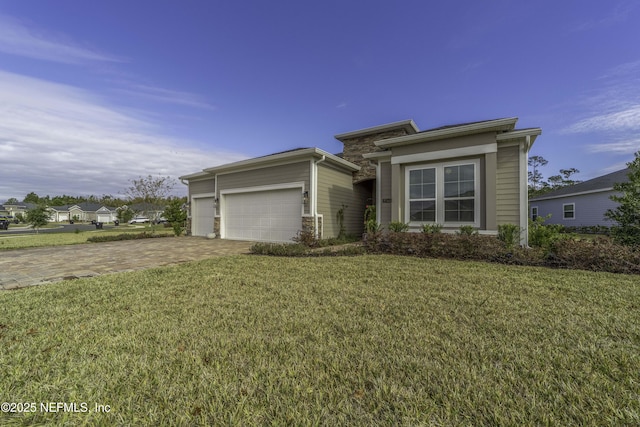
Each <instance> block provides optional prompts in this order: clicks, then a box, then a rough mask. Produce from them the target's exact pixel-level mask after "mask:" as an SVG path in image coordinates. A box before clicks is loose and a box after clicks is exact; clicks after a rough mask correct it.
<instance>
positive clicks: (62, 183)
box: [0, 71, 244, 200]
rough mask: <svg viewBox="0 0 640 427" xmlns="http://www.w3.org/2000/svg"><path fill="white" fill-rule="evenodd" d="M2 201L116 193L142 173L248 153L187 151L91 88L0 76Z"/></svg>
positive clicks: (175, 171)
mask: <svg viewBox="0 0 640 427" xmlns="http://www.w3.org/2000/svg"><path fill="white" fill-rule="evenodd" d="M0 117H2V119H1V120H0V153H2V157H1V159H2V160H1V163H2V169H1V172H0V178H1V179H0V200H4V199H6V198H8V197H17V198H19V199H20V198H21V197H23V196H24V195H25V194H27V193H28V192H30V191H35V192H36V193H38V194H40V195H44V194H51V195H54V194H62V193H66V194H84V195H88V194H118V193H119V192H121V191H122V190H123V189H124V188H126V186H127V183H128V180H130V179H132V178H135V177H137V176H145V175H148V174H151V175H156V176H157V175H162V176H165V175H169V176H172V177H177V176H179V175H181V174H186V173H191V172H194V171H198V170H201V169H202V168H204V167H210V166H213V165H217V164H222V163H226V162H230V161H236V160H240V159H241V158H244V156H242V155H239V154H234V153H230V152H226V153H224V152H223V153H220V152H217V153H213V152H205V151H203V150H199V149H194V148H190V147H189V142H188V141H185V140H182V139H181V140H180V141H177V140H175V139H171V138H168V137H165V136H162V134H163V132H162V131H163V130H162V128H161V127H160V126H159V125H157V124H154V123H151V122H148V121H144V120H141V119H138V118H136V117H133V116H131V115H128V114H124V113H122V112H121V111H119V110H118V108H117V107H114V106H111V105H109V104H108V103H106V102H105V101H104V100H102V99H101V98H100V97H98V96H96V95H95V94H93V93H92V92H90V91H86V90H83V89H79V88H76V87H73V86H68V85H62V84H57V83H52V82H48V81H44V80H40V79H35V78H31V77H25V76H21V75H17V74H13V73H8V72H5V71H0Z"/></svg>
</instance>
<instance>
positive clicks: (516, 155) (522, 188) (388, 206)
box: [180, 118, 541, 244]
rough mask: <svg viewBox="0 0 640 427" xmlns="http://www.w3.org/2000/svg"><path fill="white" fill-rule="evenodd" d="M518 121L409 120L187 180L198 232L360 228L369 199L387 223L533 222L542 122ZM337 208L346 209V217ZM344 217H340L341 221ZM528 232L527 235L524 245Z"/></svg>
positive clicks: (267, 234) (268, 235)
mask: <svg viewBox="0 0 640 427" xmlns="http://www.w3.org/2000/svg"><path fill="white" fill-rule="evenodd" d="M517 120H518V119H517V118H504V119H496V120H487V121H481V122H474V123H464V124H457V125H451V126H443V127H438V128H433V129H427V130H424V131H421V130H419V129H418V127H417V126H416V124H415V123H414V122H413V120H405V121H401V122H395V123H390V124H385V125H381V126H375V127H371V128H367V129H361V130H357V131H353V132H347V133H343V134H339V135H336V139H338V140H339V141H341V142H342V143H343V146H344V149H343V152H342V154H341V155H340V156H338V155H333V154H330V153H328V152H326V151H324V150H321V149H319V148H302V149H295V150H290V151H286V152H281V153H275V154H272V155H268V156H263V157H258V158H253V159H248V160H243V161H239V162H234V163H230V164H226V165H221V166H216V167H212V168H208V169H204V170H202V171H199V172H196V173H193V174H190V175H185V176H182V177H180V179H181V180H182V182H183V183H185V184H187V185H188V192H189V203H190V210H189V215H190V220H191V233H192V234H193V235H199V236H205V235H210V234H215V235H216V236H217V237H220V238H223V239H238V240H261V241H275V242H284V241H290V240H291V239H292V237H294V236H295V235H296V234H297V233H298V232H299V231H300V230H302V229H308V230H313V231H314V232H315V233H316V234H317V235H318V236H319V237H323V238H327V237H335V236H337V234H338V232H339V230H340V228H341V224H340V223H341V222H342V226H343V228H344V230H345V231H346V233H348V234H356V235H358V234H360V233H362V232H363V215H364V211H365V208H366V206H367V205H368V204H375V205H376V215H377V221H378V222H379V223H381V225H382V226H383V227H386V226H388V224H389V223H390V222H392V221H399V222H404V223H408V224H409V227H410V230H411V231H419V230H420V229H421V227H422V225H423V224H425V223H427V224H440V225H442V226H443V227H444V228H443V230H444V231H450V232H452V231H455V230H458V229H459V227H460V226H463V225H470V226H473V227H474V228H476V229H477V230H479V232H480V233H486V234H497V229H498V225H500V224H506V223H510V224H515V225H518V226H520V227H522V228H523V229H526V228H527V219H528V212H527V202H528V200H527V160H528V153H529V149H530V148H531V146H532V144H533V143H534V141H535V139H536V137H537V136H538V135H540V134H541V130H540V129H539V128H529V129H516V128H515V125H516V122H517ZM339 212H341V213H342V215H339ZM340 218H343V219H342V220H341V219H340ZM526 236H527V233H522V243H523V244H526V239H527V237H526Z"/></svg>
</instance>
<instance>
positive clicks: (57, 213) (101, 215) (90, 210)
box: [48, 202, 117, 222]
mask: <svg viewBox="0 0 640 427" xmlns="http://www.w3.org/2000/svg"><path fill="white" fill-rule="evenodd" d="M48 209H49V212H50V220H51V221H53V222H65V221H69V220H71V219H74V220H77V221H83V222H86V221H97V222H113V221H114V220H116V219H117V212H116V209H115V208H110V207H107V206H102V205H100V204H99V203H90V202H83V203H79V204H77V205H71V206H69V205H66V206H48Z"/></svg>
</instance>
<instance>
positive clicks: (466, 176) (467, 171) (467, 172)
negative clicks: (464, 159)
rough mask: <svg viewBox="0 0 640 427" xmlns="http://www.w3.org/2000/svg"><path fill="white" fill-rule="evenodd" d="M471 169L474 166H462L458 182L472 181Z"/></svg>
mask: <svg viewBox="0 0 640 427" xmlns="http://www.w3.org/2000/svg"><path fill="white" fill-rule="evenodd" d="M473 169H474V165H462V166H460V180H461V181H473V180H474V176H473Z"/></svg>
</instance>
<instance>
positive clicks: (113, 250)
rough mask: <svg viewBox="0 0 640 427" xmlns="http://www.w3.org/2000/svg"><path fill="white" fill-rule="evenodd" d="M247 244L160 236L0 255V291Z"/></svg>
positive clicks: (226, 251) (234, 250) (228, 251)
mask: <svg viewBox="0 0 640 427" xmlns="http://www.w3.org/2000/svg"><path fill="white" fill-rule="evenodd" d="M251 245H252V242H241V241H234V240H220V239H206V238H204V237H178V238H176V237H162V238H154V239H144V240H127V241H120V242H107V243H88V244H81V245H71V246H55V247H46V248H32V249H17V250H7V251H0V290H10V289H18V288H22V287H26V286H33V285H40V284H44V283H51V282H56V281H60V280H68V279H76V278H79V277H92V276H99V275H102V274H109V273H116V272H122V271H135V270H144V269H147V268H153V267H159V266H163V265H170V264H178V263H182V262H187V261H196V260H201V259H206V258H212V257H216V256H224V255H236V254H242V253H248V252H249V248H250V246H251Z"/></svg>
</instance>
